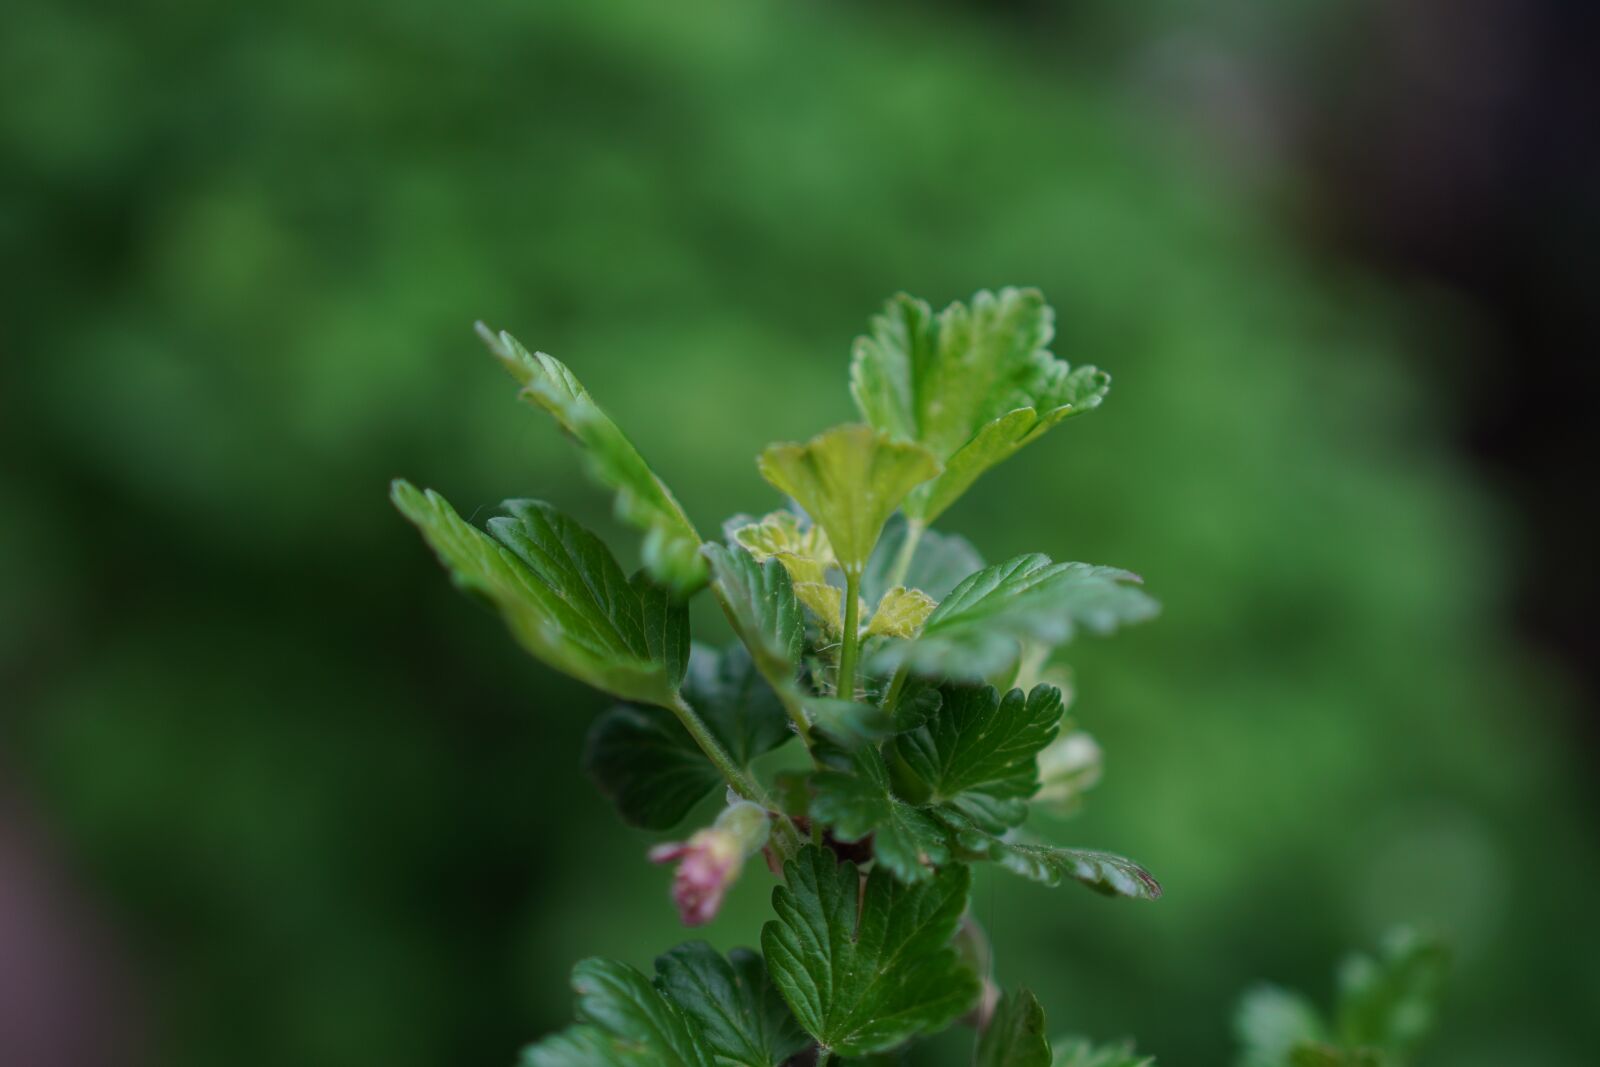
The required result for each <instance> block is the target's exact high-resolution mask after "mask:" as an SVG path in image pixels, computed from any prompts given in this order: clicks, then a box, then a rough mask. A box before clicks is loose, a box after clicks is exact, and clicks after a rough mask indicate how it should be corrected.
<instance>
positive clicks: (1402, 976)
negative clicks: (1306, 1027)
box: [1334, 928, 1450, 1064]
mask: <svg viewBox="0 0 1600 1067" xmlns="http://www.w3.org/2000/svg"><path fill="white" fill-rule="evenodd" d="M1449 964H1450V950H1449V948H1448V947H1446V945H1445V944H1444V943H1443V942H1442V941H1440V940H1439V939H1437V938H1433V937H1429V936H1426V935H1423V934H1419V933H1417V932H1416V931H1415V930H1410V929H1406V928H1401V929H1398V930H1395V931H1394V932H1393V933H1391V934H1390V935H1389V936H1388V937H1387V938H1386V939H1385V941H1384V944H1383V946H1382V948H1381V950H1380V951H1379V953H1378V955H1377V956H1365V955H1357V956H1352V957H1350V958H1349V959H1347V960H1346V961H1345V962H1344V965H1343V966H1342V967H1340V969H1339V996H1338V1002H1337V1007H1336V1008H1335V1011H1334V1020H1335V1024H1334V1025H1335V1030H1336V1031H1337V1033H1338V1037H1339V1042H1340V1044H1342V1045H1344V1046H1345V1047H1346V1048H1361V1047H1374V1048H1381V1049H1383V1050H1384V1051H1385V1052H1388V1053H1389V1054H1390V1057H1391V1058H1392V1059H1393V1060H1394V1062H1395V1063H1396V1064H1401V1063H1405V1062H1407V1061H1408V1060H1409V1059H1410V1057H1411V1056H1412V1054H1413V1053H1414V1052H1415V1051H1416V1048H1417V1046H1418V1045H1419V1044H1421V1042H1422V1040H1423V1038H1425V1037H1426V1036H1427V1035H1428V1032H1429V1030H1431V1029H1432V1028H1433V1020H1434V1016H1435V1014H1436V1013H1437V1011H1438V1007H1439V1000H1440V998H1441V996H1442V994H1443V990H1444V979H1445V973H1446V971H1447V970H1448V968H1449Z"/></svg>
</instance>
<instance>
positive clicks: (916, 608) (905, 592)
mask: <svg viewBox="0 0 1600 1067" xmlns="http://www.w3.org/2000/svg"><path fill="white" fill-rule="evenodd" d="M935 606H936V604H935V601H934V599H933V598H932V597H930V596H929V595H928V594H927V593H924V592H923V591H922V590H920V589H907V588H906V587H905V586H903V585H897V586H895V587H894V588H893V589H891V590H889V591H888V592H887V593H884V594H883V598H882V599H881V600H880V601H879V602H878V607H877V610H876V611H874V612H873V613H872V621H871V622H869V623H868V624H867V628H866V630H865V635H866V636H868V637H899V638H904V639H908V640H909V639H910V638H913V637H916V636H917V634H919V633H921V632H922V624H923V623H924V622H926V621H927V619H928V616H929V615H931V614H933V609H934V607H935Z"/></svg>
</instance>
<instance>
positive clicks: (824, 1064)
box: [817, 1048, 833, 1067]
mask: <svg viewBox="0 0 1600 1067" xmlns="http://www.w3.org/2000/svg"><path fill="white" fill-rule="evenodd" d="M831 1059H833V1049H831V1048H818V1049H817V1067H828V1061H829V1060H831Z"/></svg>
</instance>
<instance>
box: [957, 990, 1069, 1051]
mask: <svg viewBox="0 0 1600 1067" xmlns="http://www.w3.org/2000/svg"><path fill="white" fill-rule="evenodd" d="M1050 1060H1051V1056H1050V1042H1049V1040H1048V1039H1047V1038H1046V1037H1045V1032H1044V1009H1043V1008H1042V1007H1040V1006H1039V998H1038V997H1036V996H1034V995H1033V994H1032V993H1030V992H1029V991H1028V990H1026V989H1018V990H1017V991H1016V992H1014V993H1007V994H1006V995H1005V996H1003V997H1001V998H1000V1003H999V1004H998V1005H996V1006H995V1012H994V1017H993V1018H992V1019H990V1020H989V1025H988V1027H987V1028H985V1029H984V1031H983V1035H982V1036H981V1037H979V1039H978V1050H977V1053H976V1055H975V1056H974V1057H973V1067H1051V1063H1050Z"/></svg>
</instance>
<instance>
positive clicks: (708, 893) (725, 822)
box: [650, 801, 770, 926]
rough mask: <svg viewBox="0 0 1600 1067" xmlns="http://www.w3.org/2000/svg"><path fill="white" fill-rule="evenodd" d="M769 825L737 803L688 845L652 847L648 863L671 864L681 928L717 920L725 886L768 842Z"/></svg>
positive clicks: (761, 814)
mask: <svg viewBox="0 0 1600 1067" xmlns="http://www.w3.org/2000/svg"><path fill="white" fill-rule="evenodd" d="M769 832H770V826H769V824H768V822H767V813H766V811H765V809H763V808H761V807H760V806H759V805H756V804H751V803H750V802H749V801H739V802H738V803H735V804H731V805H729V806H728V807H727V808H726V809H724V810H723V812H722V814H721V815H719V816H717V821H716V822H715V823H713V824H712V825H711V826H710V827H708V828H706V829H704V830H697V831H695V833H694V834H693V835H691V836H690V838H689V840H687V841H674V842H670V843H668V844H665V845H657V846H656V847H655V848H652V849H651V850H650V862H652V863H672V862H673V861H677V863H678V869H677V871H675V872H674V873H673V876H672V899H673V901H674V902H675V903H676V904H677V905H678V914H679V916H680V917H682V919H683V924H684V925H685V926H704V925H705V924H706V923H708V922H710V921H711V920H712V919H714V918H716V916H717V911H718V910H719V909H720V908H721V907H722V898H723V897H724V896H725V895H726V894H727V892H728V887H729V886H731V885H732V884H733V883H734V881H735V880H736V879H737V878H738V877H739V871H740V870H741V869H742V868H743V867H744V861H745V859H746V858H747V857H749V856H751V855H754V854H755V853H756V852H758V851H759V850H760V849H761V848H762V846H764V845H765V844H766V843H767V835H768V833H769Z"/></svg>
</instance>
